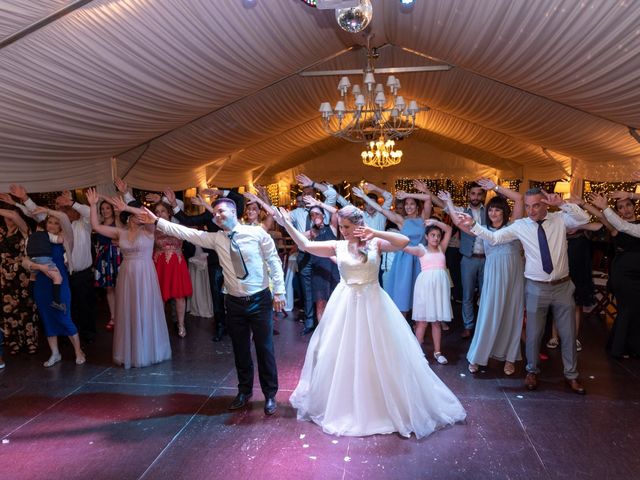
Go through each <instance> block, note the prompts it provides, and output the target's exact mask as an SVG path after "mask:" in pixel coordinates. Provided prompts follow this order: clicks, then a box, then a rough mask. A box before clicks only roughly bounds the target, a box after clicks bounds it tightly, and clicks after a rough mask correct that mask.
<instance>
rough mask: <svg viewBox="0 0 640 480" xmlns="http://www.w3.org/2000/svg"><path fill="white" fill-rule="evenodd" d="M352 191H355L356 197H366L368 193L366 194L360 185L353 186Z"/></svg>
mask: <svg viewBox="0 0 640 480" xmlns="http://www.w3.org/2000/svg"><path fill="white" fill-rule="evenodd" d="M351 193H353V194H354V195H355V196H356V197H358V198H364V197H366V195H365V194H364V192H363V191H362V189H360V188H358V187H353V188H352V189H351Z"/></svg>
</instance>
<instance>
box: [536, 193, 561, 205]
mask: <svg viewBox="0 0 640 480" xmlns="http://www.w3.org/2000/svg"><path fill="white" fill-rule="evenodd" d="M540 201H541V202H542V203H546V204H547V205H549V206H550V207H559V206H560V205H562V204H563V203H564V200H563V198H562V197H561V196H560V195H558V194H557V193H549V192H547V191H545V190H542V198H541V199H540Z"/></svg>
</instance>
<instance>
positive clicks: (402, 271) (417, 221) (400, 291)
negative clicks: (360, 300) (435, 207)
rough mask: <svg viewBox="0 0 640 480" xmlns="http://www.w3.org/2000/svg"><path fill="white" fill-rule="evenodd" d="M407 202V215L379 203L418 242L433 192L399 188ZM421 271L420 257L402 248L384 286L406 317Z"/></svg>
mask: <svg viewBox="0 0 640 480" xmlns="http://www.w3.org/2000/svg"><path fill="white" fill-rule="evenodd" d="M396 197H397V198H399V199H400V200H403V201H404V202H403V203H404V215H400V214H398V213H396V212H394V211H392V210H386V209H383V208H382V207H378V208H377V210H378V211H380V212H382V213H383V214H384V216H385V217H387V219H389V220H390V221H391V222H393V223H395V224H396V225H397V226H398V228H399V229H400V233H401V234H402V235H405V236H407V237H409V245H410V246H416V245H418V244H419V243H420V242H422V241H423V239H424V221H425V219H427V218H429V217H430V216H431V207H432V205H431V196H430V195H427V194H422V193H406V192H403V191H402V190H398V191H397V192H396ZM419 274H420V260H419V259H418V257H416V256H414V255H410V254H408V253H406V252H403V251H402V250H401V251H399V252H396V254H395V256H394V258H393V264H392V265H391V270H390V271H389V274H388V276H387V278H386V279H385V284H384V290H385V291H386V292H387V293H388V294H389V296H390V297H391V299H392V300H393V301H394V303H395V304H396V306H397V307H398V310H400V311H401V312H402V314H403V315H404V316H405V318H408V316H407V314H408V312H409V310H411V307H412V305H413V286H414V285H415V283H416V279H417V278H418V275H419Z"/></svg>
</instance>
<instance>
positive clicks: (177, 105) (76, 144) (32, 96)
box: [0, 0, 640, 191]
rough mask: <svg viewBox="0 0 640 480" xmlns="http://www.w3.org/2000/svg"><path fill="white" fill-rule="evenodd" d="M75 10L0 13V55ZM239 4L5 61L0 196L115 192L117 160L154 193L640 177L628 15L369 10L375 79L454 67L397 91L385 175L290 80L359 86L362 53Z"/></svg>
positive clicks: (546, 4)
mask: <svg viewBox="0 0 640 480" xmlns="http://www.w3.org/2000/svg"><path fill="white" fill-rule="evenodd" d="M72 3H74V2H72V1H70V0H39V1H37V2H34V1H32V0H4V1H1V2H0V42H2V41H3V39H5V38H8V37H10V36H11V35H15V34H16V33H18V32H20V31H22V30H23V29H26V28H28V27H29V26H30V25H32V24H34V23H36V22H38V21H39V20H41V19H43V18H45V17H47V16H48V15H51V14H52V13H54V12H56V11H58V10H59V9H61V8H63V7H66V6H68V5H71V4H72ZM242 3H243V2H242V1H241V0H216V1H215V2H212V1H210V0H153V1H151V0H94V1H90V2H88V3H86V4H85V5H83V6H82V7H79V8H77V9H75V10H73V11H72V12H71V13H68V14H66V15H64V16H62V17H60V18H58V19H56V20H55V21H53V22H51V23H49V24H48V25H46V26H43V27H41V28H39V29H36V30H35V31H32V32H30V33H28V34H27V35H25V36H23V37H22V38H20V39H18V40H17V41H15V42H13V43H10V44H8V45H6V46H4V47H3V48H1V49H0V107H1V112H0V172H1V173H0V191H6V190H7V189H8V186H9V184H10V183H16V182H18V183H22V184H24V185H25V186H26V187H27V188H28V189H29V190H31V191H51V190H59V189H63V188H72V187H82V186H88V185H94V184H104V183H109V181H110V179H111V171H112V167H111V160H110V158H111V157H112V156H114V155H115V156H117V171H118V174H119V175H121V176H124V177H125V179H126V180H127V181H128V183H129V184H130V185H133V186H136V187H139V188H146V189H154V190H157V189H163V188H165V187H167V186H168V187H171V188H174V189H184V188H187V187H190V186H193V185H204V184H205V183H207V182H208V183H209V184H210V185H216V186H234V185H247V184H251V183H253V182H256V181H259V182H260V183H269V182H273V181H279V180H280V181H292V180H293V177H294V175H295V174H296V173H300V172H304V173H307V174H309V175H310V176H312V177H313V178H318V179H326V180H329V181H332V182H337V181H340V180H343V179H348V180H354V179H360V178H367V179H371V180H374V179H375V181H377V182H381V181H387V182H392V181H393V179H394V178H398V177H412V176H432V177H444V176H448V177H452V178H459V179H462V178H473V177H474V176H476V175H495V176H500V177H502V178H521V179H536V180H553V179H558V178H565V177H569V176H571V175H573V177H574V178H589V179H594V180H609V181H614V180H618V181H620V180H628V178H629V175H630V172H632V171H634V170H638V169H640V143H638V142H637V141H636V140H635V139H634V138H633V136H632V135H630V133H629V128H630V127H631V128H640V113H639V112H640V88H637V86H638V85H639V84H640V83H639V80H640V78H639V77H640V27H638V25H640V2H635V1H630V0H626V1H613V0H591V1H589V0H583V1H576V0H538V1H535V2H527V1H508V0H482V1H479V0H477V1H475V0H457V1H456V0H419V1H417V2H416V5H415V6H414V8H413V10H412V11H411V12H409V13H407V12H404V11H401V10H400V8H399V2H398V1H396V0H373V6H374V18H373V22H372V25H371V27H370V30H369V31H368V33H371V34H373V44H374V45H375V46H377V47H379V52H380V59H379V61H378V62H377V64H376V65H377V66H379V67H381V66H416V65H425V64H432V63H434V62H436V63H437V62H442V63H447V64H449V65H452V66H453V68H452V69H451V70H449V71H446V72H423V73H403V74H400V75H399V78H400V79H401V81H402V90H401V92H402V95H403V96H404V98H405V99H416V100H417V101H418V103H419V104H420V105H421V106H423V107H429V110H428V111H423V112H421V113H420V114H419V115H418V125H419V127H420V129H419V130H418V131H417V132H415V133H414V134H413V135H412V136H410V137H409V138H408V139H405V140H403V141H402V142H401V148H402V149H403V150H404V152H405V156H404V158H403V161H402V163H401V164H400V165H399V166H397V167H393V168H390V169H385V170H382V171H381V170H376V169H373V168H371V167H365V166H363V165H362V164H361V161H360V159H359V152H360V151H361V150H362V147H363V146H362V145H354V144H349V143H347V142H345V141H343V140H338V139H335V138H333V137H331V136H330V135H328V134H327V133H325V131H324V130H323V128H322V125H321V122H320V119H319V113H318V111H317V110H318V106H319V104H320V102H321V101H325V100H330V101H331V102H332V103H335V101H336V100H337V96H338V92H337V90H336V85H337V81H338V79H339V77H336V76H332V77H301V76H299V75H298V73H300V72H301V71H304V70H310V71H312V70H329V69H334V68H362V67H363V66H364V63H365V54H364V50H363V49H362V48H361V45H363V44H365V43H366V40H365V36H364V35H362V34H360V35H350V34H347V33H345V32H343V31H341V30H340V29H339V28H338V27H337V25H336V22H335V19H334V18H333V11H321V10H317V9H314V8H309V7H307V6H305V5H304V4H303V3H302V2H300V1H294V0H287V1H277V0H258V2H257V6H256V7H255V8H251V9H245V8H243V5H242ZM351 80H352V82H353V83H356V82H357V81H358V79H356V78H355V77H354V76H352V77H351ZM378 81H384V78H382V76H379V78H378Z"/></svg>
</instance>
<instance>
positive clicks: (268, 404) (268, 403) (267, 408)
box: [264, 397, 278, 415]
mask: <svg viewBox="0 0 640 480" xmlns="http://www.w3.org/2000/svg"><path fill="white" fill-rule="evenodd" d="M276 410H278V404H277V403H276V399H275V398H273V397H272V398H267V399H266V400H265V401H264V413H265V415H273V414H274V413H276Z"/></svg>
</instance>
